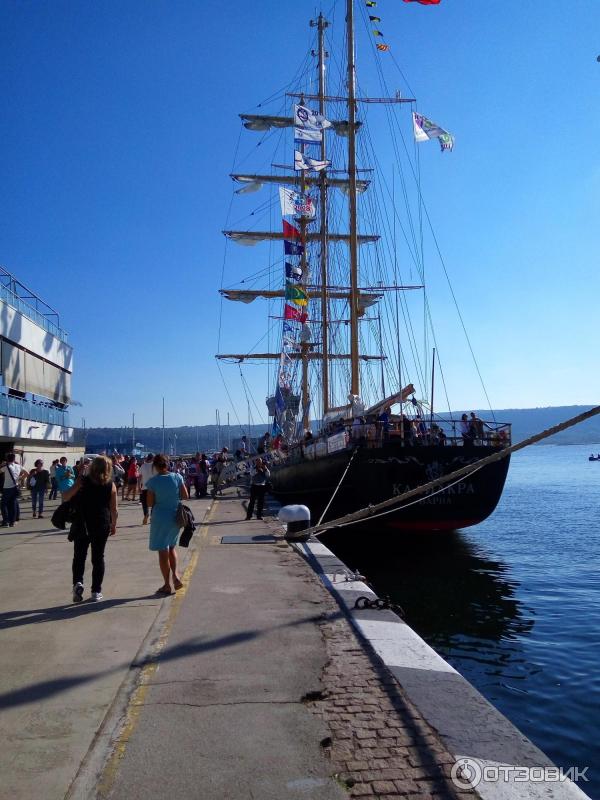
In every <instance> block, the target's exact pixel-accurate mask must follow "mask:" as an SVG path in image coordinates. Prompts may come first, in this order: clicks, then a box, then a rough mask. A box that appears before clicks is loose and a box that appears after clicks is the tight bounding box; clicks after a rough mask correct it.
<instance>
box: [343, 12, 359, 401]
mask: <svg viewBox="0 0 600 800" xmlns="http://www.w3.org/2000/svg"><path fill="white" fill-rule="evenodd" d="M346 25H347V39H348V181H349V185H348V189H349V201H350V202H349V217H350V250H349V255H350V355H351V383H350V391H351V392H352V394H359V393H360V375H359V369H358V366H359V365H358V356H359V353H358V311H359V308H358V236H357V225H356V99H355V98H356V67H355V63H354V2H353V0H347V3H346Z"/></svg>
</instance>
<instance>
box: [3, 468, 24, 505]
mask: <svg viewBox="0 0 600 800" xmlns="http://www.w3.org/2000/svg"><path fill="white" fill-rule="evenodd" d="M6 469H7V470H8V473H9V475H10V477H11V480H12V482H13V484H14V486H15V489H16V490H17V497H21V495H22V492H21V487H20V486H18V485H17V482H16V480H15V476H14V475H13V472H12V469H11V468H10V464H7V465H6ZM4 488H5V489H7V488H8V487H7V486H5V487H4Z"/></svg>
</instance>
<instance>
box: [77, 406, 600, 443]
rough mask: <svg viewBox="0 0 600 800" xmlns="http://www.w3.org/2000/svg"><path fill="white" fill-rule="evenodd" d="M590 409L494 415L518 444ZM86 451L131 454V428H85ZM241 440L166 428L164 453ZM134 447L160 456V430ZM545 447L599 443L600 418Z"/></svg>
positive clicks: (255, 430)
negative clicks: (510, 432)
mask: <svg viewBox="0 0 600 800" xmlns="http://www.w3.org/2000/svg"><path fill="white" fill-rule="evenodd" d="M592 407H593V406H551V407H548V408H507V409H501V410H499V411H495V412H494V415H495V417H496V420H497V421H498V422H511V423H512V426H513V428H512V430H513V441H514V442H520V441H522V440H523V439H526V438H527V437H528V436H532V435H533V434H535V433H539V432H540V431H543V430H546V429H547V428H550V427H552V426H553V425H557V424H558V423H559V422H564V421H565V420H567V419H569V418H571V417H574V416H576V415H577V414H581V413H582V412H584V411H588V410H589V409H590V408H592ZM471 410H475V411H476V413H477V414H478V416H480V417H481V418H482V419H484V420H491V418H492V417H491V413H490V412H489V411H485V410H482V409H467V411H471ZM461 413H462V412H461V411H457V412H455V414H454V416H455V418H456V417H460V414H461ZM266 430H267V425H253V426H252V428H251V430H250V431H245V432H246V433H249V435H250V436H253V437H256V436H261V435H262V434H263V433H264V432H265V431H266ZM86 435H87V451H88V452H90V453H94V452H98V451H99V450H119V451H121V452H130V451H131V428H88V429H87V431H86ZM240 436H241V432H240V429H239V427H237V426H233V425H232V426H231V427H230V428H229V429H228V428H227V426H226V425H225V426H221V428H220V430H219V429H218V428H217V426H216V425H200V426H198V427H193V426H189V425H187V426H182V427H179V428H168V429H167V430H166V431H165V449H166V450H168V451H170V450H174V451H176V452H178V453H193V452H195V451H196V450H200V451H214V450H216V449H217V448H218V447H219V448H220V447H223V446H224V445H227V446H229V444H230V442H231V444H233V446H234V447H235V446H236V442H237V440H239V437H240ZM135 440H136V443H138V442H139V443H141V444H142V445H144V449H145V450H150V451H152V452H160V450H162V443H163V431H162V428H139V429H136V431H135ZM546 443H547V444H590V445H595V444H597V443H600V415H599V416H598V417H594V418H593V419H591V420H588V421H587V422H584V423H582V424H581V425H577V426H576V427H574V428H570V429H569V430H567V431H563V432H562V433H560V434H558V435H557V436H553V437H551V438H549V439H547V440H546Z"/></svg>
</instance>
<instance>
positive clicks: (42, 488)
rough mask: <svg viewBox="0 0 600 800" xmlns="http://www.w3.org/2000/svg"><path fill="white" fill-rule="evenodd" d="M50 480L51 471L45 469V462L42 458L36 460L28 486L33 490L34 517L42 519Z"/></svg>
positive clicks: (28, 479)
mask: <svg viewBox="0 0 600 800" xmlns="http://www.w3.org/2000/svg"><path fill="white" fill-rule="evenodd" d="M49 482H50V473H49V472H48V470H47V469H44V462H43V461H42V459H41V458H38V460H37V461H36V462H35V466H34V468H33V469H32V470H31V472H30V473H29V475H28V476H27V486H28V487H29V489H30V491H31V505H32V507H33V518H34V519H35V518H36V512H37V517H38V518H39V519H42V512H43V510H44V497H45V496H46V489H47V488H48V483H49Z"/></svg>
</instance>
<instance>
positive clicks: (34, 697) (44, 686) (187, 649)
mask: <svg viewBox="0 0 600 800" xmlns="http://www.w3.org/2000/svg"><path fill="white" fill-rule="evenodd" d="M151 596H152V597H154V595H151ZM132 599H136V598H130V599H129V600H115V601H112V605H119V604H123V603H127V602H130V600H132ZM137 599H146V598H137ZM109 603H111V601H107V602H106V603H94V604H93V605H92V604H89V606H88V607H87V608H88V609H89V610H84V606H83V605H81V606H74V607H71V606H69V607H68V608H67V610H68V609H70V608H75V609H76V611H78V612H80V613H90V612H94V611H100V610H101V609H102V608H103V607H104V608H106V606H107V605H108V604H109ZM57 608H64V607H63V606H58V607H56V608H55V609H39V612H46V611H53V612H56V610H57ZM8 613H10V612H8ZM12 613H13V614H18V613H21V614H22V613H34V614H35V613H36V612H35V611H33V612H12ZM3 616H6V615H3ZM341 616H343V614H342V613H341V612H337V613H335V614H333V615H329V619H336V618H337V617H341ZM54 618H56V617H55V616H54V615H52V616H51V617H50V619H54ZM63 618H64V617H63ZM38 621H43V620H38ZM322 621H323V615H322V614H316V615H311V616H308V617H304V618H303V619H298V620H295V621H294V622H286V623H282V624H281V625H273V626H271V627H269V628H264V629H262V630H257V629H254V630H248V631H239V632H237V633H231V634H228V635H227V636H220V637H217V638H216V639H205V638H203V637H194V638H192V639H189V640H188V641H186V642H181V643H180V644H177V645H174V646H172V647H166V648H165V649H164V650H163V651H162V652H161V653H159V654H158V656H157V657H156V658H155V657H152V656H150V657H149V658H147V659H146V660H145V661H142V662H133V663H121V664H117V665H115V666H114V667H111V668H110V669H108V670H102V671H100V672H93V673H90V674H85V675H73V676H71V677H69V678H57V679H55V680H49V681H41V682H40V683H34V684H30V685H29V686H23V687H22V688H20V689H14V690H12V691H9V692H5V693H4V694H0V709H2V708H13V707H14V706H20V705H26V704H30V703H37V702H39V701H41V700H45V699H47V698H49V697H54V696H55V695H57V694H60V693H61V692H64V691H67V690H68V689H72V688H73V687H75V686H80V685H82V684H84V683H91V682H93V681H95V680H97V679H98V678H99V677H101V676H103V675H108V674H110V673H114V672H118V671H120V670H122V669H124V668H127V669H138V668H140V667H142V666H144V664H146V663H151V662H153V661H157V662H158V663H160V662H164V661H175V660H176V659H180V658H189V657H190V656H196V655H200V654H202V653H206V652H208V651H210V650H216V649H218V648H221V647H233V646H235V645H237V644H242V643H243V642H247V641H250V640H251V639H256V638H257V637H260V636H263V635H264V634H266V633H268V632H269V631H275V630H279V629H282V628H293V627H296V626H297V625H306V624H307V623H320V622H322ZM20 624H26V623H25V622H22V623H20Z"/></svg>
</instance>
